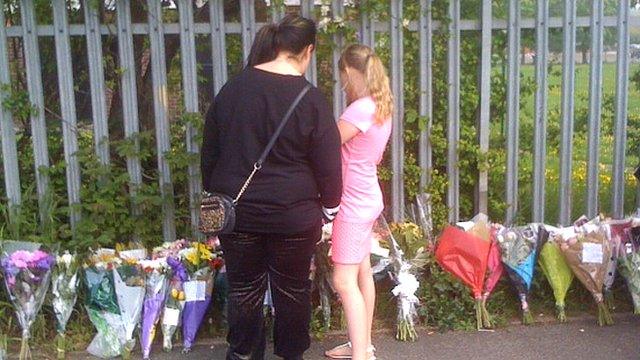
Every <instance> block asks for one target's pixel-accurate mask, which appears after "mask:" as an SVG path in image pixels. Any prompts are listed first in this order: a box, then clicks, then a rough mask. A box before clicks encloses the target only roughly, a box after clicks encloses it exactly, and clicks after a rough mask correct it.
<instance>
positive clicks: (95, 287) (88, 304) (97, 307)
mask: <svg viewBox="0 0 640 360" xmlns="http://www.w3.org/2000/svg"><path fill="white" fill-rule="evenodd" d="M121 262H122V260H121V259H120V258H118V257H117V256H116V251H115V250H113V249H99V250H96V251H94V252H92V253H91V254H90V256H89V258H88V259H87V261H86V262H85V264H84V265H83V266H84V274H85V276H84V282H85V285H86V288H87V294H86V297H85V309H86V310H87V314H88V315H89V320H91V322H92V323H93V325H94V326H95V328H96V330H97V334H96V336H95V337H94V338H93V340H92V341H91V344H89V347H88V348H87V352H89V353H90V354H91V355H93V356H97V357H100V358H105V359H106V358H112V357H116V356H118V355H120V352H121V345H120V344H121V342H122V341H123V339H124V327H123V326H122V319H121V317H120V308H119V306H118V300H117V297H116V291H115V285H114V282H113V268H114V267H115V266H117V265H118V264H120V263H121Z"/></svg>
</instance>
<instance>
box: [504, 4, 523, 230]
mask: <svg viewBox="0 0 640 360" xmlns="http://www.w3.org/2000/svg"><path fill="white" fill-rule="evenodd" d="M508 21H509V24H508V30H507V36H508V42H509V44H508V52H509V55H508V62H509V69H508V80H507V173H506V183H507V198H506V200H507V218H506V220H505V223H506V224H508V225H511V224H512V223H513V222H514V221H515V218H516V214H517V213H518V148H519V141H518V136H519V126H520V119H519V118H520V0H510V1H509V19H508Z"/></svg>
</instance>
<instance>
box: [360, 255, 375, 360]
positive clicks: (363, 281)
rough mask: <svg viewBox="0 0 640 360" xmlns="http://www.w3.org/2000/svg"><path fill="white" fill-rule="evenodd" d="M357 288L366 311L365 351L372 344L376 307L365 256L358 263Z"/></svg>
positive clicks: (371, 277)
mask: <svg viewBox="0 0 640 360" xmlns="http://www.w3.org/2000/svg"><path fill="white" fill-rule="evenodd" d="M358 287H359V288H360V292H361V293H362V297H363V299H364V305H365V308H366V310H367V350H368V349H369V347H370V346H371V345H372V344H373V343H372V342H371V329H372V327H373V312H374V310H375V307H376V288H375V284H374V282H373V273H372V271H371V258H370V256H366V257H365V258H364V260H362V262H361V263H360V269H359V271H358Z"/></svg>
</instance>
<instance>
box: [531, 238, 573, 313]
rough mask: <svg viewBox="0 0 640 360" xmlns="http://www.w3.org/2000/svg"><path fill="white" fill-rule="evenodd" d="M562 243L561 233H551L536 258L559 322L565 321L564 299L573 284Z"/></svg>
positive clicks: (571, 273)
mask: <svg viewBox="0 0 640 360" xmlns="http://www.w3.org/2000/svg"><path fill="white" fill-rule="evenodd" d="M571 229H573V228H569V229H567V230H565V233H566V232H567V231H569V232H571ZM563 242H564V240H563V237H562V234H561V233H556V232H552V233H551V236H550V237H549V241H547V243H546V244H544V245H543V246H542V249H541V250H540V256H539V258H538V263H539V264H540V268H541V269H542V273H543V274H544V276H545V277H546V278H547V281H548V282H549V285H550V286H551V289H553V296H554V297H555V300H556V312H557V316H558V320H559V321H560V322H565V321H567V315H566V314H565V298H566V296H567V292H568V291H569V288H570V287H571V283H572V282H573V272H571V268H569V265H568V264H567V261H566V260H565V258H564V255H562V251H561V250H560V246H561V244H562V243H563Z"/></svg>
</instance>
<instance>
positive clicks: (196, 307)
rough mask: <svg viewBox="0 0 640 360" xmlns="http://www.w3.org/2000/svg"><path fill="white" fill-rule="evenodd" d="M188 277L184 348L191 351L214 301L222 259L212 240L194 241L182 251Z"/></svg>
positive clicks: (183, 326)
mask: <svg viewBox="0 0 640 360" xmlns="http://www.w3.org/2000/svg"><path fill="white" fill-rule="evenodd" d="M180 256H181V258H182V263H183V264H184V266H185V268H186V270H187V273H188V280H187V281H185V282H183V284H182V288H183V291H184V301H185V303H184V308H183V310H182V311H183V313H182V337H183V346H184V347H183V350H182V351H183V352H184V353H187V352H190V351H191V346H193V342H194V340H195V337H196V334H197V333H198V330H199V329H200V325H201V324H202V320H203V319H204V316H205V315H206V313H207V310H208V308H209V304H210V303H211V294H212V292H213V281H214V276H215V271H216V270H217V269H220V267H221V266H222V262H221V260H220V259H218V258H217V255H216V254H215V253H214V252H213V249H212V246H211V244H205V243H201V242H195V241H194V242H193V243H192V244H191V246H190V247H188V248H185V249H183V250H182V251H180Z"/></svg>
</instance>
